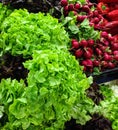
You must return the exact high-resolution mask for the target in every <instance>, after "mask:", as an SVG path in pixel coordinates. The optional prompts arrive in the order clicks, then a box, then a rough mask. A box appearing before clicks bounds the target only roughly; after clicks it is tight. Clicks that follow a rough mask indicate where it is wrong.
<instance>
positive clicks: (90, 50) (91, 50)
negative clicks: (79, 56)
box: [84, 47, 93, 54]
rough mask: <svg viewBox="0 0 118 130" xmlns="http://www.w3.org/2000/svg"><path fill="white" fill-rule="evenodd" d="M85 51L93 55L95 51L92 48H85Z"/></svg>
mask: <svg viewBox="0 0 118 130" xmlns="http://www.w3.org/2000/svg"><path fill="white" fill-rule="evenodd" d="M84 50H85V51H89V52H90V53H91V54H93V49H92V48H90V47H86V48H84Z"/></svg>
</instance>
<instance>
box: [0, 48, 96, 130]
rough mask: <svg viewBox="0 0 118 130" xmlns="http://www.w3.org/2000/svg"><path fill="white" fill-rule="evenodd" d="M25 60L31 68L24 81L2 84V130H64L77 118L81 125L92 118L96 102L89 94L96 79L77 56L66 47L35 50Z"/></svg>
mask: <svg viewBox="0 0 118 130" xmlns="http://www.w3.org/2000/svg"><path fill="white" fill-rule="evenodd" d="M32 58H33V59H32V60H27V61H26V62H24V66H25V68H27V69H28V70H29V73H28V77H27V85H26V84H25V83H24V81H23V80H20V81H19V82H18V81H17V80H16V79H14V80H11V79H10V78H8V79H2V80H1V83H0V108H1V109H0V116H1V120H4V122H3V123H1V124H0V125H1V127H0V129H1V130H16V129H22V130H29V129H34V130H38V129H41V130H43V129H45V130H58V129H62V130H63V129H64V124H65V122H66V121H68V120H70V119H71V118H74V119H76V120H77V122H78V123H80V124H85V123H86V121H88V120H89V119H91V116H90V113H91V111H92V110H93V105H94V103H93V102H92V100H91V99H90V98H88V97H87V96H86V94H85V90H86V89H87V88H88V87H89V86H90V84H91V82H92V79H91V78H86V75H85V74H84V73H83V71H82V67H81V66H79V65H78V62H77V61H76V59H75V57H74V56H71V55H70V53H69V52H68V51H63V50H60V49H58V50H50V49H48V50H40V51H34V53H33V56H32Z"/></svg>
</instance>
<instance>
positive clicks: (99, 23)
mask: <svg viewBox="0 0 118 130" xmlns="http://www.w3.org/2000/svg"><path fill="white" fill-rule="evenodd" d="M61 6H62V7H63V14H64V16H65V17H66V16H68V15H69V13H70V12H73V13H74V15H75V16H76V20H77V22H79V23H81V22H82V21H83V20H84V19H85V18H87V19H88V20H89V22H90V26H93V27H94V28H95V29H96V30H100V29H101V28H102V27H103V26H104V25H105V23H106V20H105V19H104V17H103V16H102V15H101V14H99V12H98V10H97V9H96V8H95V7H96V4H93V3H91V2H89V1H87V2H86V3H85V4H81V3H80V2H79V1H78V2H76V3H69V2H68V1H67V0H61Z"/></svg>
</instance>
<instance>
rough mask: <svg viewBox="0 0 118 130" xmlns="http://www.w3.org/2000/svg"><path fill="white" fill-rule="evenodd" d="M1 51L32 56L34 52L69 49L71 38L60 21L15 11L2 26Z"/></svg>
mask: <svg viewBox="0 0 118 130" xmlns="http://www.w3.org/2000/svg"><path fill="white" fill-rule="evenodd" d="M1 29H2V32H1V34H0V41H1V46H0V48H1V50H3V51H2V53H1V54H4V53H6V52H9V53H11V54H12V55H19V54H23V56H24V57H28V56H31V54H32V51H33V50H40V49H47V48H50V49H53V48H55V47H56V48H59V47H60V48H65V49H66V48H67V46H68V42H69V37H68V34H67V33H66V31H65V30H64V27H62V24H61V23H59V22H58V19H56V18H53V17H52V16H51V15H49V14H47V15H44V14H43V13H40V12H39V13H36V14H33V13H29V12H28V11H27V10H25V9H24V10H22V9H19V10H14V11H13V12H12V13H11V14H10V15H9V16H8V17H7V18H6V19H5V20H4V22H3V24H2V25H1Z"/></svg>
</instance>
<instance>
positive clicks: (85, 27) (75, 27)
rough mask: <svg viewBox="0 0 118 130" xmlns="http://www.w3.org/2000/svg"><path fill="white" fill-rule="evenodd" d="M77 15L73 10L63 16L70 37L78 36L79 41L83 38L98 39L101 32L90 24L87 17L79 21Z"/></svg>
mask: <svg viewBox="0 0 118 130" xmlns="http://www.w3.org/2000/svg"><path fill="white" fill-rule="evenodd" d="M76 17H77V16H75V15H74V14H73V12H70V13H69V16H67V17H63V16H62V23H63V25H64V26H65V29H66V31H67V32H68V34H69V37H70V38H74V37H75V38H76V39H78V40H79V41H81V40H82V39H86V40H88V39H90V38H91V39H93V40H97V39H99V38H100V32H99V31H97V30H95V29H94V27H91V26H90V25H89V20H88V19H85V20H84V21H83V22H81V23H79V24H78V23H77V20H76Z"/></svg>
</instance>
